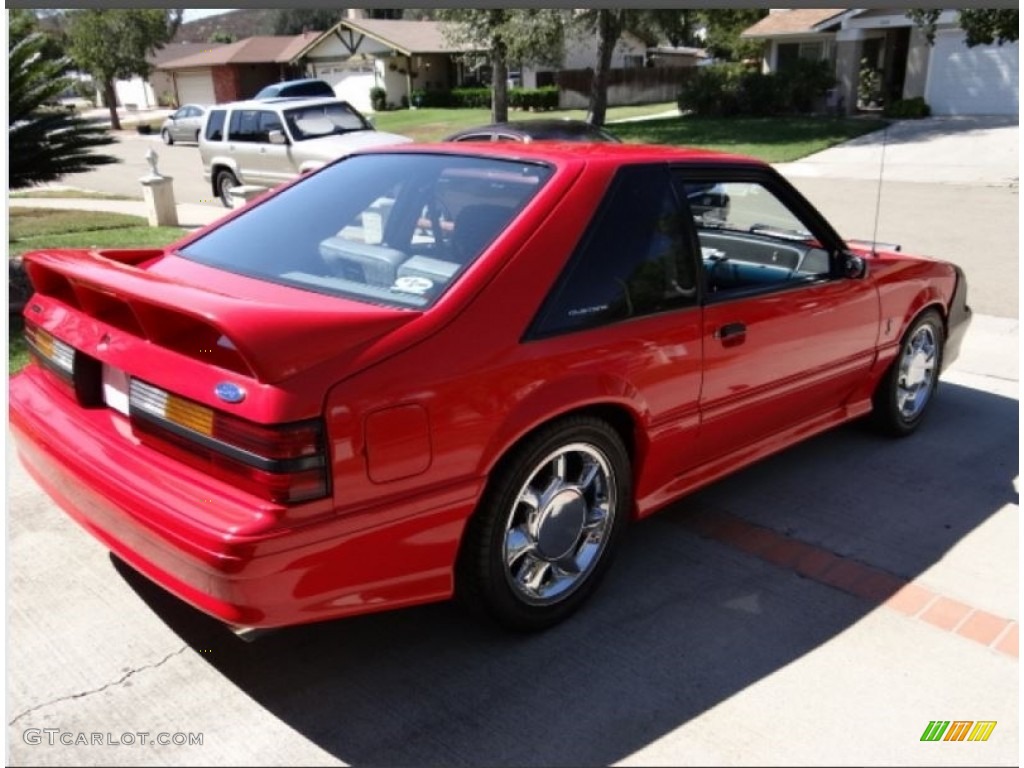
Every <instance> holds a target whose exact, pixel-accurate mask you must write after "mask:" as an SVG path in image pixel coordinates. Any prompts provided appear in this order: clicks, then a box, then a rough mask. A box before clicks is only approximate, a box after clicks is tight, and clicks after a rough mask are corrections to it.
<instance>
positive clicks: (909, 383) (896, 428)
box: [872, 309, 946, 437]
mask: <svg viewBox="0 0 1024 768" xmlns="http://www.w3.org/2000/svg"><path fill="white" fill-rule="evenodd" d="M945 341H946V338H945V330H944V327H943V323H942V317H941V316H940V315H939V313H938V312H937V311H935V310H934V309H929V310H927V311H926V312H923V313H922V314H921V315H919V316H918V317H917V319H916V320H914V322H913V323H911V325H910V328H909V329H908V330H907V332H906V333H905V334H904V335H903V340H902V341H901V342H900V351H899V354H898V355H897V357H896V359H895V360H893V362H892V365H891V366H890V367H889V370H888V371H886V373H885V376H883V377H882V380H881V381H880V382H879V383H878V389H877V390H875V397H874V411H873V413H872V417H873V421H874V424H875V427H876V428H877V429H879V430H880V431H881V432H882V433H884V434H887V435H891V436H893V437H906V436H907V435H909V434H911V433H913V432H914V431H915V430H916V429H917V428H918V427H919V426H920V425H921V422H922V421H923V420H924V417H925V415H926V414H927V412H928V406H929V405H930V404H931V401H932V399H933V398H934V396H935V390H936V388H937V387H938V384H939V373H940V372H941V370H942V347H943V344H945Z"/></svg>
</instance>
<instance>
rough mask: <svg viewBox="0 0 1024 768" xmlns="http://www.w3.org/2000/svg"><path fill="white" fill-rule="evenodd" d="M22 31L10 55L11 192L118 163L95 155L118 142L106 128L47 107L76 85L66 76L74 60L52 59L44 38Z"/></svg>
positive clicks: (57, 108)
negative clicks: (95, 167) (97, 151)
mask: <svg viewBox="0 0 1024 768" xmlns="http://www.w3.org/2000/svg"><path fill="white" fill-rule="evenodd" d="M23 31H24V30H22V29H19V30H18V34H17V35H14V34H12V35H11V38H10V43H11V46H10V48H8V52H7V58H8V65H9V81H8V104H9V108H10V112H9V123H8V141H9V152H10V154H9V158H10V168H9V170H8V180H9V184H10V187H11V189H21V188H24V187H29V186H32V185H33V184H41V183H43V182H47V181H56V180H57V179H59V178H61V177H62V176H64V175H66V174H69V173H80V172H82V171H87V170H89V169H90V168H92V167H94V166H97V165H106V164H108V163H116V162H118V161H117V158H114V157H111V156H109V155H98V154H94V153H93V150H94V149H95V148H96V147H101V146H105V145H107V144H112V143H113V142H114V139H113V138H112V137H111V136H110V134H109V133H108V132H107V131H106V130H105V129H104V128H102V127H100V126H97V125H95V124H91V123H87V122H86V121H85V120H83V119H82V118H80V117H78V116H77V115H75V114H74V113H73V112H67V111H66V110H64V109H62V108H59V107H56V106H48V105H54V104H56V102H57V99H58V98H59V97H60V95H61V93H63V92H64V91H65V90H67V89H68V88H70V87H72V81H71V79H70V78H69V77H67V73H68V71H69V70H70V69H71V62H70V60H68V59H67V58H64V57H61V58H53V57H51V56H48V55H47V53H46V45H47V43H46V37H45V36H44V35H42V34H39V33H29V34H23ZM15 37H17V38H18V39H17V40H15Z"/></svg>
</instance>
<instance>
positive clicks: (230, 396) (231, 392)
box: [213, 381, 245, 403]
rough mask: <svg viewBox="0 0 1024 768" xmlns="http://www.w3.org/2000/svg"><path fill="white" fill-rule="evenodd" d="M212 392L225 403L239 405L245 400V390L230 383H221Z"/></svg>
mask: <svg viewBox="0 0 1024 768" xmlns="http://www.w3.org/2000/svg"><path fill="white" fill-rule="evenodd" d="M213 391H214V393H216V395H217V397H219V398H220V399H221V400H223V401H224V402H225V403H240V402H242V401H243V400H245V390H244V389H242V388H241V387H240V386H238V385H237V384H233V383H232V382H230V381H222V382H221V383H220V384H218V385H217V386H216V387H214V388H213Z"/></svg>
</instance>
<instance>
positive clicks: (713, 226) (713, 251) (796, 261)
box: [676, 172, 830, 301]
mask: <svg viewBox="0 0 1024 768" xmlns="http://www.w3.org/2000/svg"><path fill="white" fill-rule="evenodd" d="M676 178H677V182H678V184H679V186H678V188H679V189H680V196H681V197H684V198H685V199H686V202H687V205H688V207H689V209H690V214H691V215H692V216H693V221H694V225H695V227H696V230H697V237H698V240H699V241H700V250H701V257H702V258H701V261H702V267H701V274H702V279H703V280H704V288H705V292H706V294H707V297H708V299H709V300H711V301H714V300H716V299H726V298H729V297H731V296H739V295H745V294H747V293H752V292H761V291H765V290H773V289H777V288H791V287H794V286H797V285H799V284H802V283H808V282H814V281H819V280H823V279H827V278H828V277H829V274H830V259H829V254H828V252H827V251H826V250H825V249H823V248H822V247H821V244H820V243H819V242H818V241H817V239H816V238H815V236H814V235H813V234H811V232H810V231H809V230H808V228H807V227H806V225H805V224H804V223H803V222H802V221H801V220H800V219H799V218H798V217H797V216H796V215H795V214H794V213H793V212H792V211H791V210H790V209H789V208H788V207H787V206H786V205H785V203H784V202H783V201H782V200H781V199H779V197H777V196H776V195H775V193H774V192H772V191H771V190H770V189H769V188H767V187H765V186H764V185H762V184H759V183H756V182H746V181H744V182H739V181H721V180H718V179H715V178H713V177H701V178H693V177H688V176H686V175H685V174H684V173H683V172H678V174H677V177H676Z"/></svg>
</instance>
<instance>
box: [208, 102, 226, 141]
mask: <svg viewBox="0 0 1024 768" xmlns="http://www.w3.org/2000/svg"><path fill="white" fill-rule="evenodd" d="M206 140H207V141H223V140H224V110H223V109H215V110H213V111H211V112H210V117H209V119H208V120H207V121H206Z"/></svg>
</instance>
